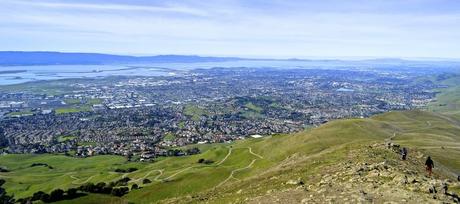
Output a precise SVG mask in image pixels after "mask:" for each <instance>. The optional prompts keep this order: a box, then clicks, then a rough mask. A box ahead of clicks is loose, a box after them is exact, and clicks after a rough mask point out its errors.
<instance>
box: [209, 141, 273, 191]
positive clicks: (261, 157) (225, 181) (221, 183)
mask: <svg viewBox="0 0 460 204" xmlns="http://www.w3.org/2000/svg"><path fill="white" fill-rule="evenodd" d="M230 150H231V149H230ZM248 151H249V153H250V154H252V155H254V156H256V157H257V158H259V159H264V157H263V156H261V155H259V154H256V153H254V152H253V151H252V148H251V147H248ZM256 161H257V159H253V160H252V161H251V163H250V164H249V165H247V166H245V167H242V168H239V169H235V170H233V171H232V172H230V175H229V176H228V177H227V178H226V179H225V180H224V181H222V182H220V183H219V184H217V186H216V187H215V188H217V187H219V186H221V185H223V184H225V183H227V181H229V180H230V179H235V180H238V181H239V180H240V179H238V178H235V177H234V176H233V175H234V174H235V173H236V172H239V171H243V170H246V169H249V168H251V167H252V165H254V163H255V162H256Z"/></svg>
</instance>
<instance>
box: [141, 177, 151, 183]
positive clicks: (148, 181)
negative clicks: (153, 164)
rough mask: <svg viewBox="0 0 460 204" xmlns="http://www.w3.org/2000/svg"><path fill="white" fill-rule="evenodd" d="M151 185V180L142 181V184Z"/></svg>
mask: <svg viewBox="0 0 460 204" xmlns="http://www.w3.org/2000/svg"><path fill="white" fill-rule="evenodd" d="M149 183H152V181H151V180H150V179H147V178H145V179H144V180H142V184H149Z"/></svg>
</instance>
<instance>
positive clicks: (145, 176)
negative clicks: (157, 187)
mask: <svg viewBox="0 0 460 204" xmlns="http://www.w3.org/2000/svg"><path fill="white" fill-rule="evenodd" d="M153 172H159V174H158V175H157V176H156V177H155V178H154V180H155V181H161V180H159V179H158V178H159V177H160V176H161V175H163V169H160V170H158V169H155V170H151V171H149V172H147V173H146V174H145V175H144V176H143V177H140V178H138V179H135V180H131V181H129V182H130V183H131V182H138V181H141V180H142V179H146V178H147V177H148V176H150V174H152V173H153Z"/></svg>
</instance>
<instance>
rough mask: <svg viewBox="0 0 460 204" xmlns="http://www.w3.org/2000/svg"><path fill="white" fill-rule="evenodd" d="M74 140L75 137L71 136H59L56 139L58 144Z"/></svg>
mask: <svg viewBox="0 0 460 204" xmlns="http://www.w3.org/2000/svg"><path fill="white" fill-rule="evenodd" d="M75 138H77V137H76V136H72V135H61V136H59V137H58V139H57V140H58V142H65V141H68V140H74V139H75Z"/></svg>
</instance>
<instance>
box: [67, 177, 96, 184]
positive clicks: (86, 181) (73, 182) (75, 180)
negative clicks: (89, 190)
mask: <svg viewBox="0 0 460 204" xmlns="http://www.w3.org/2000/svg"><path fill="white" fill-rule="evenodd" d="M93 177H94V176H90V177H88V178H87V179H86V180H85V181H83V182H77V181H79V180H81V179H79V178H77V177H75V176H70V178H72V179H74V181H72V184H76V185H81V184H84V183H88V182H89V181H90V180H91V179H92V178H93Z"/></svg>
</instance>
